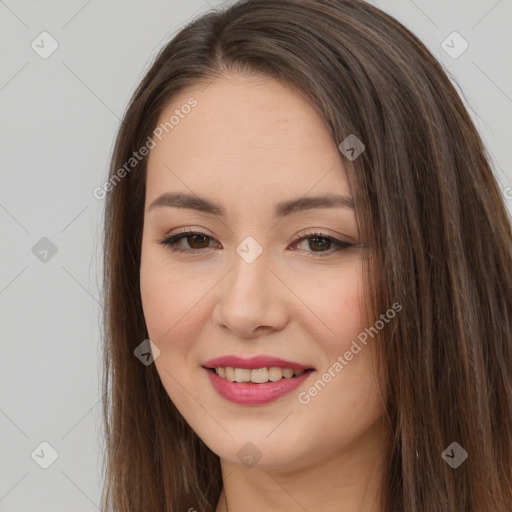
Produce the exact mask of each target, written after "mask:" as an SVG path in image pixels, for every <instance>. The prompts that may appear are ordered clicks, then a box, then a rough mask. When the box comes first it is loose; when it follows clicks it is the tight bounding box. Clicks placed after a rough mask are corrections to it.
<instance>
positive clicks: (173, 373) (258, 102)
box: [140, 75, 383, 469]
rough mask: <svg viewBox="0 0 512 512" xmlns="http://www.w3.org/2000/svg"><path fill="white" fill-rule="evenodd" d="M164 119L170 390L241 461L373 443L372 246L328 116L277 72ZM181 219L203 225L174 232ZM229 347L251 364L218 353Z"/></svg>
mask: <svg viewBox="0 0 512 512" xmlns="http://www.w3.org/2000/svg"><path fill="white" fill-rule="evenodd" d="M187 105H189V106H190V107H187ZM172 116H174V118H172V120H171V121H169V120H170V119H171V117H172ZM159 122H160V123H161V124H162V126H163V125H164V124H165V123H166V122H167V125H166V126H165V128H164V129H162V128H160V129H159V130H158V131H155V132H154V133H155V134H158V136H155V137H153V140H154V142H155V144H156V145H154V147H153V148H152V149H151V151H150V155H149V160H148V174H147V191H146V205H145V215H144V233H143V241H142V261H141V269H140V270H141V274H140V284H141V294H142V303H143V308H144V316H145V320H146V324H147V328H148V333H149V337H150V339H151V341H152V342H153V343H154V344H155V345H156V346H157V347H158V349H159V351H160V353H159V355H158V357H157V358H156V359H155V365H156V369H157V371H158V374H159V376H160V378H161V381H162V383H163V386H164V387H165V389H166V391H167V393H168V395H169V397H170V398H171V399H172V401H173V402H174V404H175V405H176V407H177V408H178V410H179V411H180V412H181V414H182V415H183V417H184V418H185V419H186V421H187V422H188V423H189V425H190V426H191V427H192V428H193V429H194V430H195V432H196V433H197V434H198V435H199V436H200V437H201V438H202V439H203V441H204V442H205V443H206V444H207V445H208V446H209V447H210V448H211V450H213V451H214V452H215V453H216V454H218V455H219V456H220V457H221V459H223V460H224V461H227V462H230V463H234V464H245V465H248V466H251V465H253V464H254V463H257V464H258V465H259V467H262V468H263V467H268V468H279V467H282V468H285V467H287V466H290V467H291V466H293V467H294V468H295V469H297V468H300V467H304V466H306V465H308V464H313V463H317V462H319V461H321V460H322V459H327V458H329V457H333V456H334V455H336V454H341V453H347V452H348V451H349V450H351V449H355V447H356V446H359V447H360V446H361V445H365V443H366V446H374V445H372V444H371V443H370V444H368V441H369V440H370V439H373V438H375V439H376V438H377V437H378V434H377V433H376V432H377V430H378V429H376V426H377V424H378V421H377V420H379V419H380V418H381V417H382V413H383V409H382V402H381V399H380V397H379V393H378V389H377V378H376V376H375V374H374V367H373V361H372V353H371V351H372V347H371V344H372V342H373V340H372V338H371V337H367V338H368V339H367V344H366V345H364V344H363V343H361V342H360V341H358V340H357V336H358V335H360V333H362V331H364V329H365V328H366V327H370V326H369V325H368V323H367V318H366V316H365V313H364V311H365V303H364V300H363V280H362V249H361V247H358V244H359V242H360V240H359V233H358V227H357V224H356V218H355V213H354V210H353V207H352V206H351V193H350V189H349V186H348V182H347V177H346V174H345V170H344V168H343V165H342V160H341V156H340V153H339V150H338V147H337V144H336V143H335V142H333V140H332V138H331V135H330V133H329V132H328V129H327V127H326V126H324V124H323V122H322V119H321V118H320V117H319V116H318V114H316V113H315V112H314V110H313V109H312V108H311V107H310V106H309V104H308V103H307V101H306V100H305V99H304V98H303V97H302V96H300V95H299V94H297V93H296V92H292V91H291V90H289V89H287V88H285V87H284V86H283V85H281V84H280V83H279V82H276V81H274V80H273V79H270V78H265V77H259V78H258V79H256V78H254V77H247V76H245V77H242V76H234V75H229V76H227V75H224V76H222V77H221V78H219V79H217V80H215V81H213V82H212V83H210V84H209V85H208V86H206V87H205V85H202V86H197V87H194V88H190V89H188V90H186V91H185V92H182V93H181V94H180V95H179V96H178V97H176V98H175V99H174V100H173V102H172V104H171V105H169V106H168V108H167V109H166V110H165V112H164V113H163V115H162V116H161V119H160V121H159ZM160 139H161V140H160ZM340 142H341V141H340ZM164 194H167V196H164ZM178 194H179V195H180V196H175V195H178ZM327 196H329V197H330V198H331V201H330V202H328V201H327V199H326V198H327ZM334 196H341V197H339V198H338V199H333V198H334ZM186 231H193V232H196V233H199V234H196V235H189V236H183V235H182V237H181V239H177V238H174V239H173V241H172V240H169V237H172V236H174V235H178V234H180V233H183V232H186ZM165 240H167V241H168V242H169V244H171V243H173V245H166V244H165V243H163V241H165ZM360 339H361V337H360ZM141 341H142V340H141ZM354 341H356V343H357V345H358V346H359V351H357V349H356V348H355V345H354V343H353V342H354ZM351 348H352V350H351ZM347 352H349V353H351V354H352V357H350V354H347ZM155 354H156V351H155ZM221 357H228V358H233V357H236V358H240V359H242V360H244V361H240V360H238V361H236V360H235V361H232V360H229V359H228V360H227V361H220V362H215V361H213V362H210V361H212V360H214V359H217V358H221ZM254 357H258V358H260V360H259V361H258V360H255V361H247V360H249V359H250V358H254ZM272 359H276V360H274V361H273V360H272ZM277 359H279V360H284V361H286V362H284V363H283V362H282V361H281V362H280V361H277ZM342 361H343V363H342ZM340 366H341V369H340ZM207 367H221V368H226V367H229V368H238V369H237V370H229V369H228V370H222V369H221V370H218V372H219V373H220V375H214V372H213V371H212V370H210V369H207ZM251 368H252V369H254V370H258V371H254V372H253V371H251ZM261 368H273V369H271V370H263V369H261ZM282 368H285V370H283V369H282ZM286 368H288V369H290V370H300V369H305V368H306V369H308V370H307V371H305V372H304V373H302V374H301V375H298V376H294V377H290V376H289V375H290V372H289V371H288V370H286ZM296 373H300V371H298V372H297V371H296ZM224 374H227V375H226V376H223V375H224ZM322 376H323V377H322ZM329 376H330V378H329ZM229 377H231V379H232V378H235V380H237V381H244V380H247V379H249V378H251V379H253V380H255V381H259V383H256V382H245V383H244V382H230V380H229V379H228V378H229ZM278 379H280V380H278ZM262 381H267V382H266V383H262ZM315 383H316V387H315Z"/></svg>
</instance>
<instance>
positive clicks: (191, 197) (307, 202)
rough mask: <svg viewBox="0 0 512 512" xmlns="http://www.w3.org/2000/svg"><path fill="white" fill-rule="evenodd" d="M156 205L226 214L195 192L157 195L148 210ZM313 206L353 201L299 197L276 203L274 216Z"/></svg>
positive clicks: (351, 204)
mask: <svg viewBox="0 0 512 512" xmlns="http://www.w3.org/2000/svg"><path fill="white" fill-rule="evenodd" d="M157 207H173V208H188V209H191V210H198V211H200V212H204V213H211V214H212V215H216V216H219V217H224V216H225V215H226V209H225V208H224V206H222V205H221V204H219V203H217V202H215V201H212V200H211V199H206V198H205V197H200V196H197V195H195V194H184V193H170V192H167V193H165V194H162V195H160V196H158V197H157V198H156V199H155V200H154V201H152V203H151V204H150V205H149V208H148V212H149V211H150V210H152V209H153V208H157ZM314 208H350V209H352V210H353V209H354V201H353V199H352V198H351V197H348V196H340V195H334V194H325V195H321V196H311V197H300V198H298V199H290V200H288V201H282V202H280V203H277V204H276V205H275V208H274V216H276V217H284V216H286V215H290V214H291V213H295V212H298V211H304V210H312V209H314Z"/></svg>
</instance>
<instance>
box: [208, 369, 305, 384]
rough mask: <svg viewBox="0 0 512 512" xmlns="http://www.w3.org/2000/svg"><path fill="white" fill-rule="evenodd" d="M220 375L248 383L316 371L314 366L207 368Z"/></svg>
mask: <svg viewBox="0 0 512 512" xmlns="http://www.w3.org/2000/svg"><path fill="white" fill-rule="evenodd" d="M203 368H205V369H206V370H209V371H211V372H213V373H215V374H216V375H218V376H219V377H221V378H223V379H224V380H226V381H228V382H234V383H246V384H266V383H267V382H278V381H280V380H287V379H294V378H296V377H299V376H300V375H302V374H303V373H308V372H312V371H314V370H313V368H308V369H305V370H302V369H293V368H279V367H277V366H271V367H268V368H254V369H248V368H233V367H217V368H207V367H205V366H203Z"/></svg>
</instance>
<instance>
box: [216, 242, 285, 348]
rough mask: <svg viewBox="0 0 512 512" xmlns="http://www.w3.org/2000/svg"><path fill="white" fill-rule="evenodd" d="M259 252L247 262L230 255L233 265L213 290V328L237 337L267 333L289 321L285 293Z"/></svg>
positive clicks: (252, 336)
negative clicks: (250, 261)
mask: <svg viewBox="0 0 512 512" xmlns="http://www.w3.org/2000/svg"><path fill="white" fill-rule="evenodd" d="M276 274H277V272H276V271H275V270H273V269H272V268H271V267H270V262H269V260H268V258H267V257H266V255H265V252H263V253H262V254H261V255H260V256H259V257H258V258H257V259H256V260H255V261H253V262H252V263H248V262H247V261H245V260H244V259H243V258H241V257H240V256H239V255H238V254H236V253H235V254H234V257H233V266H232V268H231V270H230V271H229V272H228V274H227V275H226V276H225V278H224V279H222V281H221V282H220V283H219V286H218V287H216V290H215V292H216V294H217V296H216V298H215V299H216V304H215V307H214V310H213V321H214V323H215V325H217V326H220V327H221V328H222V329H224V330H228V331H230V332H231V333H232V334H233V335H234V336H237V337H241V338H255V337H258V336H261V335H267V334H271V333H272V332H274V331H279V330H281V329H283V328H284V327H285V325H286V324H287V322H288V321H289V311H290V306H291V304H290V303H289V300H290V297H289V296H288V295H289V293H290V292H289V291H288V290H287V288H286V286H285V285H283V282H282V278H281V279H279V278H278V277H277V276H276Z"/></svg>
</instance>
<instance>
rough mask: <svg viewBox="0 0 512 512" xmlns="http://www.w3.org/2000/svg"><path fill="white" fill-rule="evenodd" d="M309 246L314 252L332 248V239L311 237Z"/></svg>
mask: <svg viewBox="0 0 512 512" xmlns="http://www.w3.org/2000/svg"><path fill="white" fill-rule="evenodd" d="M308 240H309V248H310V249H311V250H312V251H314V252H319V251H325V250H328V249H330V248H331V245H332V240H331V239H330V238H327V237H320V236H314V237H309V238H308Z"/></svg>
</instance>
